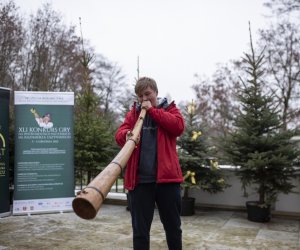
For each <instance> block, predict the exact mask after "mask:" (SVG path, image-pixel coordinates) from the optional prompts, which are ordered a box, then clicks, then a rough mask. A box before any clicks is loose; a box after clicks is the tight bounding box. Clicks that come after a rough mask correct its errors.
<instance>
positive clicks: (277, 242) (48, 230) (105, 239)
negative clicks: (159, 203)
mask: <svg viewBox="0 0 300 250" xmlns="http://www.w3.org/2000/svg"><path fill="white" fill-rule="evenodd" d="M182 230H183V249H186V250H194V249H195V250H198V249H205V250H206V249H207V250H227V249H228V250H230V249H236V250H237V249H239V250H243V249H249V250H254V249H259V250H261V249H270V250H275V249H278V250H279V249H280V250H282V249H295V250H300V240H299V238H300V220H296V219H282V218H272V219H271V221H270V222H268V223H255V222H250V221H248V220H247V219H246V214H245V213H243V212H232V211H213V210H209V211H204V210H197V211H196V214H195V215H193V216H184V217H182ZM3 249H45V250H46V249H51V250H52V249H57V250H58V249H59V250H61V249H72V250H73V249H78V250H79V249H80V250H81V249H87V250H90V249H91V250H93V249H95V250H96V249H97V250H99V249H100V250H106V249H107V250H123V249H124V250H127V249H132V233H131V223H130V214H129V212H128V211H126V208H125V206H122V205H109V204H104V205H102V207H101V209H100V211H99V213H98V215H97V217H96V218H95V219H93V220H88V221H87V220H83V219H81V218H79V217H77V216H76V215H75V214H74V213H72V212H70V213H63V214H40V215H31V216H9V217H5V218H0V250H3ZM152 249H153V250H156V249H157V250H158V249H159V250H161V249H167V245H166V241H165V235H164V230H163V228H162V224H161V223H160V221H159V216H158V212H157V211H155V216H154V221H153V224H152V229H151V250H152Z"/></svg>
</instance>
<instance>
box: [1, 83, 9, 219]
mask: <svg viewBox="0 0 300 250" xmlns="http://www.w3.org/2000/svg"><path fill="white" fill-rule="evenodd" d="M9 96H10V89H7V88H0V217H3V216H8V215H10V196H9V165H8V164H9V147H8V138H9V123H8V121H9Z"/></svg>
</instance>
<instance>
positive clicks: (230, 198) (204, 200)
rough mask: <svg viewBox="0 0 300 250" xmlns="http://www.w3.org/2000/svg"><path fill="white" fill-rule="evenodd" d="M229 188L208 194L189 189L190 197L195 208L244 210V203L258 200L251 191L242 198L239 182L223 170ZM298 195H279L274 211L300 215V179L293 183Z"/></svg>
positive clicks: (231, 172)
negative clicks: (194, 199) (192, 198)
mask: <svg viewBox="0 0 300 250" xmlns="http://www.w3.org/2000/svg"><path fill="white" fill-rule="evenodd" d="M222 171H223V172H224V175H225V176H226V178H227V181H228V183H229V184H230V185H231V187H229V188H226V189H225V191H224V192H220V193H217V194H210V193H208V192H204V191H202V190H199V189H196V188H195V189H191V190H190V196H191V197H194V198H196V206H207V207H220V208H233V209H234V208H236V209H239V208H245V203H246V201H250V200H258V195H256V193H254V191H253V189H252V190H248V195H249V196H248V197H245V196H244V193H243V189H242V186H241V183H240V180H239V179H238V177H237V176H236V175H235V171H234V170H232V169H223V170H222ZM293 183H294V185H295V186H296V188H295V191H296V192H298V193H289V194H280V195H279V196H278V201H277V202H276V203H275V206H274V208H273V209H274V211H275V212H279V213H292V214H294V213H296V214H299V215H300V179H296V180H294V181H293Z"/></svg>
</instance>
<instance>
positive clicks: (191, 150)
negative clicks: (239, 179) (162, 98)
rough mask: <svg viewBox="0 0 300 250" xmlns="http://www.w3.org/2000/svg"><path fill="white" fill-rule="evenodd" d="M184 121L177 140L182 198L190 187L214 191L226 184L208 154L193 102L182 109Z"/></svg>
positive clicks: (209, 152) (186, 194) (208, 150)
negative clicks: (183, 129)
mask: <svg viewBox="0 0 300 250" xmlns="http://www.w3.org/2000/svg"><path fill="white" fill-rule="evenodd" d="M183 115H184V117H185V121H186V128H185V132H184V134H183V135H182V136H181V137H180V138H179V140H178V146H179V160H180V164H181V168H182V171H183V174H184V178H185V181H184V183H183V188H184V198H187V197H188V196H189V194H188V191H189V189H190V188H191V187H200V188H201V189H202V190H204V191H208V192H211V193H216V192H219V191H222V190H224V188H225V187H227V186H228V185H227V184H226V183H225V180H224V178H223V176H222V173H221V170H220V169H219V166H218V162H217V161H216V159H215V158H214V157H211V156H210V154H211V153H212V151H211V150H210V148H209V147H208V146H207V145H208V144H207V142H206V140H205V136H203V135H202V133H203V129H204V128H201V127H200V122H199V121H200V120H199V115H198V114H197V113H196V104H195V103H194V102H192V103H190V104H189V105H187V107H186V108H185V110H183Z"/></svg>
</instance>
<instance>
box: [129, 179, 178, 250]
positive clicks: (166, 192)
mask: <svg viewBox="0 0 300 250" xmlns="http://www.w3.org/2000/svg"><path fill="white" fill-rule="evenodd" d="M128 203H129V209H130V212H131V219H132V228H133V248H134V249H135V250H147V249H150V228H151V224H152V220H153V215H154V208H155V203H156V205H157V208H158V211H159V216H160V220H161V222H162V224H163V227H164V230H165V233H166V239H167V243H168V247H169V249H170V250H177V249H178V250H181V249H182V231H181V219H180V212H181V194H180V184H179V183H166V184H156V183H145V184H139V185H138V186H137V187H136V188H135V189H134V190H133V191H130V192H129V193H128Z"/></svg>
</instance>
